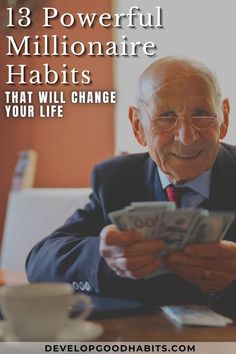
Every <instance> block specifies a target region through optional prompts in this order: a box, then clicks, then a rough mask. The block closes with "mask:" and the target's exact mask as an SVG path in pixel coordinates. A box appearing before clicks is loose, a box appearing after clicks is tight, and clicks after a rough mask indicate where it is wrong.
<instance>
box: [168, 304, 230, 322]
mask: <svg viewBox="0 0 236 354" xmlns="http://www.w3.org/2000/svg"><path fill="white" fill-rule="evenodd" d="M161 309H162V311H163V312H164V313H165V314H167V316H168V317H170V319H172V320H174V321H175V322H177V323H178V324H180V325H185V326H186V325H190V326H210V327H224V326H226V325H228V324H231V323H233V321H232V320H231V319H230V318H228V317H225V316H222V315H220V314H218V313H217V312H214V311H212V310H210V309H209V308H208V307H206V306H200V305H183V306H163V307H161Z"/></svg>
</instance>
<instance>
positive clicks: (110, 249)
mask: <svg viewBox="0 0 236 354" xmlns="http://www.w3.org/2000/svg"><path fill="white" fill-rule="evenodd" d="M123 254H124V250H123V247H118V246H107V245H104V244H102V245H100V255H101V256H102V257H105V258H119V257H122V256H123Z"/></svg>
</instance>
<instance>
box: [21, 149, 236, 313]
mask: <svg viewBox="0 0 236 354" xmlns="http://www.w3.org/2000/svg"><path fill="white" fill-rule="evenodd" d="M235 181H236V147H233V146H230V145H226V144H222V145H221V149H220V152H219V154H218V157H217V159H216V162H215V164H214V167H213V173H212V181H211V189H210V199H209V201H207V202H204V203H203V205H202V207H204V208H207V209H209V210H231V211H232V210H233V211H235V210H236V188H235ZM92 188H93V192H92V194H91V196H90V203H89V204H87V205H86V206H85V208H84V209H83V210H81V209H79V210H77V211H76V212H75V213H74V214H73V215H72V216H71V217H70V218H69V219H68V220H67V221H66V223H65V224H64V226H62V227H61V228H59V229H58V230H56V231H55V232H54V233H53V234H52V235H50V236H49V237H47V238H45V239H43V240H42V241H40V242H39V243H38V244H37V245H36V246H35V247H34V248H33V250H32V251H31V253H30V255H29V257H28V259H27V263H26V269H27V275H28V279H29V281H31V282H34V281H66V282H71V283H73V284H87V286H85V289H84V287H83V289H84V290H85V291H86V290H87V291H88V292H91V293H98V294H103V295H107V296H115V297H126V298H133V299H139V300H143V301H148V302H152V301H153V302H155V303H156V304H170V303H172V304H173V303H175V304H176V303H207V302H208V300H209V295H208V294H204V293H203V292H202V291H201V290H200V289H199V288H198V287H197V286H194V285H192V284H190V283H188V282H187V281H185V280H183V279H181V278H180V277H177V276H176V275H174V274H165V275H161V276H157V277H154V278H150V279H142V280H132V279H125V278H120V277H118V276H117V275H116V274H115V273H114V272H113V271H112V270H111V269H110V268H109V267H108V266H107V264H106V262H105V261H104V259H103V258H102V257H100V255H99V250H98V249H99V233H100V231H101V230H102V228H103V227H104V226H105V225H108V224H110V223H111V222H110V220H109V218H108V213H109V212H111V211H114V210H118V209H121V208H124V207H125V206H127V205H129V204H130V203H131V202H133V201H151V200H166V197H165V195H164V193H163V191H162V189H161V185H160V181H159V176H158V173H157V169H156V165H155V163H154V162H153V161H152V160H151V158H150V157H149V154H148V153H144V154H134V155H128V156H123V157H117V158H114V159H112V160H109V161H105V162H103V163H101V164H99V165H97V166H95V168H94V171H93V174H92ZM226 239H228V240H232V241H234V242H235V241H236V223H234V224H233V226H232V227H231V229H230V230H229V232H228V234H227V236H226ZM235 271H236V270H235ZM80 290H81V288H80ZM235 296H236V283H232V285H231V286H230V287H229V288H228V289H226V290H225V291H224V292H223V293H221V294H217V295H215V296H214V302H215V303H216V304H217V306H223V307H225V308H226V307H227V305H228V306H229V307H230V308H231V310H232V306H234V307H235V309H236V304H235V303H236V297H235Z"/></svg>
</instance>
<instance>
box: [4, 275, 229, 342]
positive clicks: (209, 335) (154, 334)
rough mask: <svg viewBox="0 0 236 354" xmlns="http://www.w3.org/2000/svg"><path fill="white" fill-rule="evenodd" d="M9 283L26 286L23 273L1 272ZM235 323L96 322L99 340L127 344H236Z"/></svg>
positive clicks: (155, 317)
mask: <svg viewBox="0 0 236 354" xmlns="http://www.w3.org/2000/svg"><path fill="white" fill-rule="evenodd" d="M1 279H3V280H4V283H5V284H20V283H26V281H27V280H26V276H25V274H23V273H17V272H11V271H0V281H1ZM231 318H232V319H233V320H234V323H233V324H231V325H228V326H226V327H223V328H222V327H218V328H217V327H216V328H214V327H193V326H192V327H191V326H178V325H177V324H175V323H174V322H172V321H171V320H170V319H169V318H168V317H167V316H166V315H165V314H164V313H163V312H161V311H160V310H155V311H153V312H152V313H149V314H141V315H140V314H139V315H129V316H122V317H110V318H103V319H97V320H94V321H93V322H95V323H99V324H101V325H102V326H103V327H104V334H103V336H102V337H100V338H99V341H110V342H116V341H121V342H123V341H127V342H141V341H144V342H151V341H155V342H157V341H158V342H167V341H171V342H178V341H179V342H196V341H199V342H204V341H209V342H223V341H224V342H230V341H233V342H235V341H236V315H234V316H231Z"/></svg>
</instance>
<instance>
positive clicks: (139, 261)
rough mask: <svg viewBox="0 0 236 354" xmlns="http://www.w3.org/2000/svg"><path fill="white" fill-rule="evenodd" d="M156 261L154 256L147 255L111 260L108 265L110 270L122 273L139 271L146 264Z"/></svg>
mask: <svg viewBox="0 0 236 354" xmlns="http://www.w3.org/2000/svg"><path fill="white" fill-rule="evenodd" d="M156 259H157V256H156V255H148V256H140V257H132V258H124V257H121V258H117V259H111V260H110V261H109V263H110V264H111V267H112V268H116V269H117V270H120V271H124V270H128V271H133V270H138V269H141V268H143V267H145V266H147V265H148V264H150V263H152V262H154V261H155V260H156Z"/></svg>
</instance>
